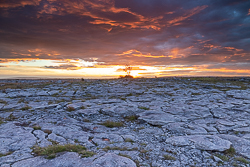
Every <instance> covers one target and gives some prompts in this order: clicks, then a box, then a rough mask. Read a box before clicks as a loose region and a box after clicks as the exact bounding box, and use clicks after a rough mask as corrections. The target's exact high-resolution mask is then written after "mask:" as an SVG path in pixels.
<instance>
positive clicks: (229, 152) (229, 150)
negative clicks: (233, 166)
mask: <svg viewBox="0 0 250 167" xmlns="http://www.w3.org/2000/svg"><path fill="white" fill-rule="evenodd" d="M235 153H236V151H235V149H234V148H233V147H232V146H231V147H230V148H229V149H227V150H226V151H225V154H227V155H229V156H234V155H235Z"/></svg>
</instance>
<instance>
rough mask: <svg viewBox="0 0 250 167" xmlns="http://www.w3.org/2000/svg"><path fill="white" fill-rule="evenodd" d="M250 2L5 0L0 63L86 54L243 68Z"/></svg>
mask: <svg viewBox="0 0 250 167" xmlns="http://www.w3.org/2000/svg"><path fill="white" fill-rule="evenodd" d="M249 6H250V2H249V1H245V0H238V1H237V2H236V1H231V0H225V1H219V2H218V1H215V0H209V1H207V0H201V1H195V0H190V1H184V0H177V1H166V0H148V1H141V0H126V1H124V0H81V1H78V0H71V1H69V0H15V1H12V0H9V1H7V0H4V1H1V2H0V10H1V12H0V20H1V24H0V63H8V62H13V61H16V62H17V63H18V62H19V61H20V60H24V61H26V60H48V59H50V60H67V59H68V60H79V59H80V60H84V61H86V62H88V61H89V62H91V61H93V60H94V61H95V62H96V63H95V64H94V65H92V66H93V67H94V66H97V65H98V66H103V67H105V66H113V65H125V64H130V65H132V66H134V67H136V66H161V67H166V66H173V65H178V66H198V65H200V66H202V65H207V66H206V67H207V68H209V67H211V68H212V67H214V68H215V67H216V68H217V69H220V68H226V69H232V70H243V69H247V68H248V67H250V48H249V44H250V33H249V25H250V19H249V17H250V9H249ZM94 61H93V62H94ZM235 64H238V65H235ZM239 64H244V66H243V65H239ZM90 66H91V65H90ZM42 67H43V68H47V69H55V70H58V69H66V70H76V69H77V68H79V67H85V65H82V66H81V65H79V64H72V62H71V63H69V64H67V63H65V64H63V65H62V64H61V65H55V66H54V65H47V66H46V67H44V66H42ZM236 67H237V69H236ZM210 70H211V69H210ZM183 72H184V71H183Z"/></svg>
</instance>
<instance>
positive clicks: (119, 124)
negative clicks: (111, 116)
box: [101, 120, 124, 128]
mask: <svg viewBox="0 0 250 167" xmlns="http://www.w3.org/2000/svg"><path fill="white" fill-rule="evenodd" d="M101 125H104V126H106V127H108V128H114V127H123V126H124V124H123V122H113V121H110V120H107V121H105V122H103V123H101Z"/></svg>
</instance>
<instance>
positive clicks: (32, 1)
mask: <svg viewBox="0 0 250 167" xmlns="http://www.w3.org/2000/svg"><path fill="white" fill-rule="evenodd" d="M40 2H41V0H19V1H15V2H10V1H8V0H7V1H3V2H1V3H0V8H16V7H19V6H22V7H24V6H26V5H33V6H37V5H39V4H40Z"/></svg>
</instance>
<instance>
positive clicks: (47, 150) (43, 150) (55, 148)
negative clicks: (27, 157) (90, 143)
mask: <svg viewBox="0 0 250 167" xmlns="http://www.w3.org/2000/svg"><path fill="white" fill-rule="evenodd" d="M65 151H68V152H77V153H79V154H81V155H82V157H90V156H93V155H94V154H95V153H94V152H90V151H87V149H86V147H84V146H81V145H73V144H66V145H50V146H48V147H37V146H35V147H33V152H34V153H35V154H36V155H38V156H41V155H43V156H46V158H48V159H52V158H55V157H56V153H60V152H65Z"/></svg>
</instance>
